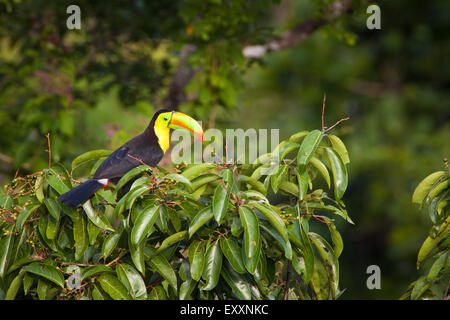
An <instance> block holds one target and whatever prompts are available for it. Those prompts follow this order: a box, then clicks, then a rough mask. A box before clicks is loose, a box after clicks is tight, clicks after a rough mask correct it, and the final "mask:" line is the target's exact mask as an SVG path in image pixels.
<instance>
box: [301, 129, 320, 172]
mask: <svg viewBox="0 0 450 320" xmlns="http://www.w3.org/2000/svg"><path fill="white" fill-rule="evenodd" d="M322 137H323V133H322V132H321V131H320V130H313V131H311V132H309V133H308V135H307V136H306V137H305V139H304V140H303V141H302V143H301V145H300V148H299V149H298V154H297V165H298V168H299V170H300V173H302V172H303V171H305V170H306V166H307V164H308V163H309V160H310V159H311V157H312V156H313V154H314V152H315V151H316V149H317V147H318V146H319V144H320V142H321V141H322Z"/></svg>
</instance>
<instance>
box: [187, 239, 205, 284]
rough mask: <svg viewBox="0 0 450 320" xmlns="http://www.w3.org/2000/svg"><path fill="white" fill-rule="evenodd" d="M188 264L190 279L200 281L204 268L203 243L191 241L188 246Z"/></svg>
mask: <svg viewBox="0 0 450 320" xmlns="http://www.w3.org/2000/svg"><path fill="white" fill-rule="evenodd" d="M189 262H190V272H191V277H192V279H194V280H195V281H198V280H200V278H201V276H202V274H203V268H204V266H205V243H204V242H201V241H193V242H192V243H191V245H190V246H189Z"/></svg>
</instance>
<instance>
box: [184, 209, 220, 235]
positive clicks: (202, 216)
mask: <svg viewBox="0 0 450 320" xmlns="http://www.w3.org/2000/svg"><path fill="white" fill-rule="evenodd" d="M213 216H214V214H213V212H212V210H211V208H210V207H206V208H204V209H202V210H201V211H200V212H199V213H198V214H197V215H196V216H195V217H194V219H192V221H191V224H190V225H189V238H191V237H192V236H193V235H194V233H195V232H196V231H197V230H198V229H200V228H201V227H202V226H203V225H204V224H205V223H207V222H208V221H209V220H211V218H212V217H213Z"/></svg>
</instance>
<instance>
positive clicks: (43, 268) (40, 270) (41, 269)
mask: <svg viewBox="0 0 450 320" xmlns="http://www.w3.org/2000/svg"><path fill="white" fill-rule="evenodd" d="M23 270H24V271H26V272H30V273H32V274H35V275H37V276H40V277H43V278H45V279H47V280H50V281H52V282H53V283H55V284H57V285H58V286H60V287H61V288H63V287H64V276H63V274H62V273H61V271H59V270H58V269H56V268H55V267H53V266H50V265H47V264H43V263H38V262H33V263H32V264H29V265H27V266H25V267H23Z"/></svg>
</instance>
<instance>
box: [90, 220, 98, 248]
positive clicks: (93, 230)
mask: <svg viewBox="0 0 450 320" xmlns="http://www.w3.org/2000/svg"><path fill="white" fill-rule="evenodd" d="M87 232H88V237H89V244H90V245H91V246H93V245H94V244H95V241H96V240H97V236H98V234H99V233H100V228H99V227H97V226H96V225H94V224H93V223H92V222H90V221H88V223H87Z"/></svg>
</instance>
